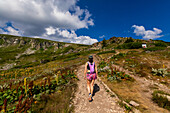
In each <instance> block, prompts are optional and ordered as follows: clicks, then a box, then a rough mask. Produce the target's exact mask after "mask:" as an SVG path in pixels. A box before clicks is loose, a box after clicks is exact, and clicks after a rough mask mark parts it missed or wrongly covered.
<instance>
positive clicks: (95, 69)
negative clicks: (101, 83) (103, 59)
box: [95, 64, 98, 76]
mask: <svg viewBox="0 0 170 113" xmlns="http://www.w3.org/2000/svg"><path fill="white" fill-rule="evenodd" d="M95 70H96V76H98V71H97V64H95Z"/></svg>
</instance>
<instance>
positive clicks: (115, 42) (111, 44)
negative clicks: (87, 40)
mask: <svg viewBox="0 0 170 113" xmlns="http://www.w3.org/2000/svg"><path fill="white" fill-rule="evenodd" d="M132 42H138V43H146V44H148V45H149V46H150V45H153V44H154V43H157V42H162V43H166V44H167V45H170V42H164V41H162V40H143V39H133V38H132V37H111V38H110V39H108V40H103V41H100V42H97V43H94V44H93V45H92V47H93V48H102V47H103V43H105V48H115V47H118V46H121V45H123V44H125V43H132Z"/></svg>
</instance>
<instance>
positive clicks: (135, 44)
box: [117, 42, 142, 49]
mask: <svg viewBox="0 0 170 113" xmlns="http://www.w3.org/2000/svg"><path fill="white" fill-rule="evenodd" d="M139 48H142V43H141V42H129V43H124V44H122V45H118V46H117V49H139Z"/></svg>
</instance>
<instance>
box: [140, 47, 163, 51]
mask: <svg viewBox="0 0 170 113" xmlns="http://www.w3.org/2000/svg"><path fill="white" fill-rule="evenodd" d="M143 49H144V50H145V51H157V50H164V49H165V47H150V48H143Z"/></svg>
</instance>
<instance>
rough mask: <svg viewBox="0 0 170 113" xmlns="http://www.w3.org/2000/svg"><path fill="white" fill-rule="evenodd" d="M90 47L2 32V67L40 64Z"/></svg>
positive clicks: (0, 60) (0, 38) (0, 52)
mask: <svg viewBox="0 0 170 113" xmlns="http://www.w3.org/2000/svg"><path fill="white" fill-rule="evenodd" d="M88 48H89V46H88V45H83V44H73V43H64V42H57V41H51V40H46V39H39V38H29V37H20V36H13V35H4V34H0V68H1V69H9V68H12V67H14V66H15V67H16V66H21V65H23V66H24V65H26V66H28V65H38V64H39V63H45V62H48V61H51V60H56V59H57V57H59V56H62V55H68V54H70V53H77V52H80V51H82V50H83V51H85V50H86V49H88Z"/></svg>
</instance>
